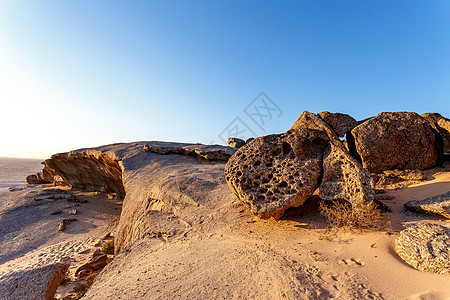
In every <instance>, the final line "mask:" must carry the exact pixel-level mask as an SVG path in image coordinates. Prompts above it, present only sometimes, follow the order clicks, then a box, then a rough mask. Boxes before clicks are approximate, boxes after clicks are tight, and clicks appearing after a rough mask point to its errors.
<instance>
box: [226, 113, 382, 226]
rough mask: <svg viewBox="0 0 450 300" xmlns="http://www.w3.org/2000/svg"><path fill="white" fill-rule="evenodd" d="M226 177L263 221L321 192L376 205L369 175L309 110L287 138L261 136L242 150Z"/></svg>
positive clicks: (326, 197)
mask: <svg viewBox="0 0 450 300" xmlns="http://www.w3.org/2000/svg"><path fill="white" fill-rule="evenodd" d="M225 175H226V180H227V182H228V184H229V186H230V188H231V189H232V190H233V192H234V193H235V195H236V196H237V197H238V198H239V199H240V200H241V201H242V202H244V203H246V204H248V205H249V206H250V209H251V211H252V212H253V213H254V214H256V215H258V216H259V217H261V218H270V217H273V218H275V219H279V218H280V217H281V216H282V215H283V213H284V211H285V210H286V209H287V208H289V207H297V206H300V205H301V204H303V203H304V202H305V200H306V199H307V198H308V197H309V196H310V195H311V194H312V193H313V192H314V190H315V189H316V188H318V187H319V196H320V197H321V198H322V199H323V200H338V199H339V200H347V201H349V202H350V203H351V204H352V205H354V204H358V205H359V204H363V203H368V202H370V201H371V200H373V185H372V179H371V177H370V174H369V173H368V172H367V170H365V169H363V168H362V166H361V165H360V164H359V163H358V162H357V161H356V160H355V159H354V158H352V157H351V156H350V154H349V153H348V152H347V151H346V150H345V149H344V148H343V145H342V143H341V141H340V140H339V138H338V137H337V135H336V133H335V132H334V131H333V130H332V129H331V128H330V127H329V126H328V125H327V124H326V123H325V122H324V121H323V120H322V119H320V118H319V117H317V116H316V115H314V114H312V113H309V112H307V111H305V112H303V113H302V114H301V116H300V117H299V119H298V120H297V121H296V122H295V124H294V125H293V126H292V128H291V130H289V131H287V132H286V133H285V134H281V135H269V136H265V137H260V138H257V139H256V140H254V141H253V142H252V143H251V144H250V145H246V146H244V147H242V148H240V149H239V150H238V151H237V152H236V153H235V155H233V156H232V157H231V158H230V160H229V161H228V163H227V166H226V169H225Z"/></svg>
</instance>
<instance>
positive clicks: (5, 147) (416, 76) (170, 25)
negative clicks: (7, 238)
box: [0, 0, 450, 158]
mask: <svg viewBox="0 0 450 300" xmlns="http://www.w3.org/2000/svg"><path fill="white" fill-rule="evenodd" d="M260 92H265V94H266V95H267V96H268V97H270V99H271V100H272V101H273V103H275V104H276V105H277V106H278V108H279V109H280V110H281V111H282V113H281V116H280V113H279V111H277V112H276V113H275V111H273V115H272V119H269V118H266V119H265V120H266V122H265V124H264V126H263V128H261V127H259V126H257V124H255V123H254V122H253V120H251V118H249V116H248V115H246V114H245V111H244V109H245V108H246V107H247V105H249V104H250V103H251V102H252V101H253V100H254V99H255V97H257V96H258V95H259V94H260ZM257 101H259V100H257ZM254 103H257V102H254ZM0 109H1V115H0V130H1V136H0V156H10V157H36V158H47V157H49V156H50V155H51V154H53V153H56V152H63V151H69V150H73V149H77V148H83V147H89V146H98V145H102V144H108V143H114V142H130V141H140V140H164V141H183V142H201V143H211V142H213V143H223V142H222V141H221V139H220V137H219V135H220V134H221V133H222V132H223V131H224V130H226V129H229V128H230V126H229V125H230V123H231V122H232V121H233V120H236V119H235V118H237V117H239V118H240V119H239V120H240V121H242V122H244V123H245V124H246V125H247V128H249V129H251V130H252V131H253V132H254V134H255V135H264V134H269V133H280V132H284V131H286V130H287V129H289V128H290V127H291V125H292V124H293V123H294V122H295V120H296V119H297V118H298V116H299V115H300V114H301V112H302V111H304V110H309V111H311V112H315V113H317V112H320V111H323V110H328V111H332V112H343V113H348V114H350V115H352V116H353V117H355V118H356V119H363V118H366V117H369V116H373V115H376V114H378V113H379V112H381V111H415V112H418V113H424V112H440V113H441V114H443V115H444V116H447V117H450V1H447V0H445V1H438V0H435V1H411V0H408V1H391V0H390V1H379V0H377V1H110V0H108V1H56V0H54V1H38V0H33V1H24V0H11V1H7V0H3V1H0Z"/></svg>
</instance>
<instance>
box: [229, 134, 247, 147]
mask: <svg viewBox="0 0 450 300" xmlns="http://www.w3.org/2000/svg"><path fill="white" fill-rule="evenodd" d="M227 143H228V145H230V146H231V147H233V148H241V147H242V146H244V145H245V141H244V140H242V139H239V138H234V137H230V138H228V141H227Z"/></svg>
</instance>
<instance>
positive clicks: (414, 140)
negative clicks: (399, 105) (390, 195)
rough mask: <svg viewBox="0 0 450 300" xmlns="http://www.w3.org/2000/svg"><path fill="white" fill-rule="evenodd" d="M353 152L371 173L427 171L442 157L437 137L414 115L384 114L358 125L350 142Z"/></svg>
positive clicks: (426, 124) (424, 121)
mask: <svg viewBox="0 0 450 300" xmlns="http://www.w3.org/2000/svg"><path fill="white" fill-rule="evenodd" d="M347 141H348V143H349V147H350V152H351V153H352V154H353V155H356V156H357V157H358V158H359V159H360V160H361V162H362V165H363V166H364V167H365V168H367V169H368V170H369V171H370V172H373V173H381V172H382V171H385V170H391V169H418V170H424V169H427V168H430V167H433V166H434V165H436V163H437V162H438V159H440V158H441V157H442V155H443V153H442V145H440V143H439V138H438V136H437V134H436V133H435V132H434V131H433V128H431V126H430V125H429V124H428V122H427V121H426V120H425V119H423V118H422V117H421V116H419V115H418V114H416V113H412V112H383V113H380V114H378V115H377V116H376V117H373V118H371V119H369V120H368V121H366V122H364V123H362V124H360V125H358V126H356V127H355V128H354V129H353V130H352V131H351V134H350V136H349V137H348V139H347Z"/></svg>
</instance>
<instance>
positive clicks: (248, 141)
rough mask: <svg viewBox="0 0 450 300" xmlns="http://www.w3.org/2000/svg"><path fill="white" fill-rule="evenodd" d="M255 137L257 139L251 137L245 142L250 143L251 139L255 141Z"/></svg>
mask: <svg viewBox="0 0 450 300" xmlns="http://www.w3.org/2000/svg"><path fill="white" fill-rule="evenodd" d="M254 139H255V138H253V137H250V138H248V139H247V140H246V141H245V143H246V144H248V143H250V142H251V141H253V140H254Z"/></svg>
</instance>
